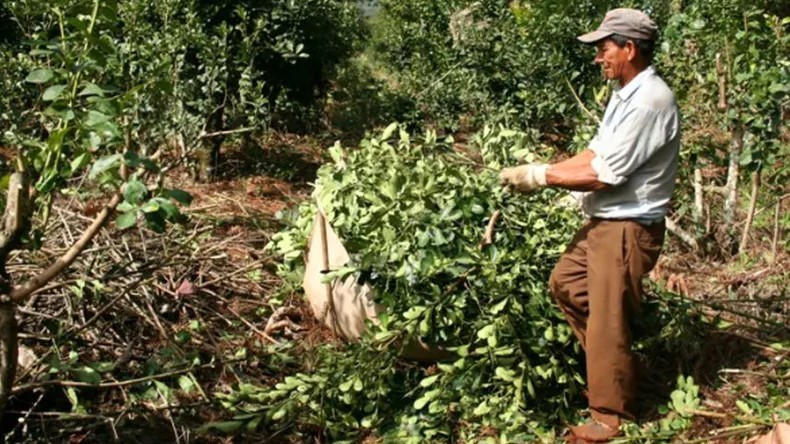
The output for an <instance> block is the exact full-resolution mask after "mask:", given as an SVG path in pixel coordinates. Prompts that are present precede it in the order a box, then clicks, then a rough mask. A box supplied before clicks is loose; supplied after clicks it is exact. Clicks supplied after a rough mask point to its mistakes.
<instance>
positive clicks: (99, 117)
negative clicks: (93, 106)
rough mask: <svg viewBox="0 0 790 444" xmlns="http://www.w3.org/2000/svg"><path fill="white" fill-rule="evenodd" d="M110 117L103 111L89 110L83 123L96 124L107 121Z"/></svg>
mask: <svg viewBox="0 0 790 444" xmlns="http://www.w3.org/2000/svg"><path fill="white" fill-rule="evenodd" d="M110 119H111V117H110V116H108V115H107V114H104V113H100V112H98V111H94V110H90V111H88V117H87V118H86V119H85V125H88V126H96V125H100V124H102V123H107V122H109V121H110Z"/></svg>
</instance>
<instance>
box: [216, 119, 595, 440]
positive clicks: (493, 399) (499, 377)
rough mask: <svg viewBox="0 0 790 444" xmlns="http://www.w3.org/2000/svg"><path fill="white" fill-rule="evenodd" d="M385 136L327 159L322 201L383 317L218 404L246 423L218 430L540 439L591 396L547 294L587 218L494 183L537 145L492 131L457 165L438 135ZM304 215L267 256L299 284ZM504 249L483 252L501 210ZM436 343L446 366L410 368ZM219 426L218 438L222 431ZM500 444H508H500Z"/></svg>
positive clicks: (308, 209) (306, 207)
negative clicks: (409, 355) (584, 392)
mask: <svg viewBox="0 0 790 444" xmlns="http://www.w3.org/2000/svg"><path fill="white" fill-rule="evenodd" d="M397 130H398V127H397V126H396V125H391V126H390V127H388V128H387V129H386V130H385V131H384V133H383V134H382V135H381V137H376V138H371V139H369V140H364V141H363V142H362V143H361V145H360V147H359V148H357V149H354V150H343V149H342V147H340V146H339V145H335V146H334V147H333V148H331V150H330V152H331V154H332V157H333V159H334V162H333V163H331V164H328V165H325V166H323V167H322V168H321V169H320V170H319V172H318V184H317V187H316V190H315V193H314V198H315V201H317V202H318V203H319V204H320V206H321V208H322V210H323V211H324V212H325V213H326V216H327V219H328V220H329V222H330V223H331V225H332V226H333V228H334V229H335V230H336V231H337V232H338V234H339V236H340V238H341V239H342V240H343V241H344V243H345V246H346V247H347V249H348V250H349V253H350V255H351V258H352V260H351V263H350V264H349V265H348V266H347V267H345V268H344V269H343V270H338V271H336V272H335V275H340V274H347V273H356V274H357V275H358V276H360V277H361V278H362V279H365V280H367V281H368V282H369V283H370V284H371V285H372V286H373V288H374V289H375V299H376V302H377V303H380V304H382V305H384V306H385V307H386V308H385V310H384V312H383V313H381V315H380V316H379V321H380V322H379V323H377V324H375V325H374V324H373V323H370V324H369V328H368V331H367V333H366V334H365V335H364V336H363V337H362V338H361V340H359V341H356V342H354V343H351V344H347V345H345V344H344V345H337V344H326V345H324V346H321V347H319V348H318V349H317V350H314V352H313V353H301V354H297V353H294V355H298V356H300V358H297V359H302V361H301V362H300V364H299V365H297V366H296V367H294V365H293V362H290V363H289V364H290V366H289V368H292V369H294V368H295V369H296V371H294V372H293V374H291V375H289V376H285V377H284V378H281V379H279V380H278V382H277V383H276V384H274V385H273V386H258V385H250V384H242V385H241V386H240V387H239V388H238V390H235V391H233V392H232V393H230V394H226V395H222V396H223V403H224V405H225V406H226V407H228V408H229V409H231V411H233V412H235V413H236V414H237V416H236V418H235V420H234V421H231V422H228V423H223V424H221V427H220V428H224V429H225V430H233V429H238V428H240V427H242V426H243V425H246V426H247V427H248V428H249V429H253V430H254V429H256V428H259V427H260V426H261V425H262V424H265V429H266V430H270V431H271V430H280V431H282V430H284V429H290V430H291V431H292V432H295V433H300V432H301V431H309V430H312V431H315V430H316V429H317V430H320V431H321V432H320V433H322V434H325V435H327V436H328V437H329V438H331V439H332V440H333V442H337V441H338V440H343V439H348V440H358V439H359V438H360V437H364V436H366V435H367V434H370V433H371V432H372V431H375V433H377V434H378V435H379V436H382V437H383V438H385V439H388V438H392V439H395V440H397V441H398V442H408V440H413V441H414V442H425V441H426V440H429V441H430V440H435V439H438V440H445V439H448V438H450V437H455V438H460V439H463V440H465V441H475V440H476V439H475V438H478V437H480V436H481V435H485V434H486V433H489V432H491V431H495V432H496V433H497V435H499V436H500V438H504V439H505V441H507V439H515V440H517V441H524V440H532V439H535V438H536V437H537V436H541V435H543V436H545V435H546V434H547V433H552V430H553V429H554V427H555V426H557V425H559V424H560V423H561V422H563V421H571V420H574V418H573V415H574V414H575V411H576V408H574V407H578V405H574V403H578V401H579V400H580V399H579V398H580V396H578V393H579V391H580V389H581V386H582V384H583V379H582V377H581V376H580V374H579V371H580V370H581V367H582V366H581V365H579V362H580V361H579V357H580V355H579V349H578V346H576V345H575V340H574V339H573V335H572V332H571V330H570V328H569V327H568V326H567V325H566V324H565V322H564V320H563V318H562V315H561V313H560V312H559V311H558V310H557V309H556V308H555V307H554V305H553V303H552V301H551V299H550V297H549V294H548V291H547V284H546V282H547V280H548V277H549V274H550V272H551V269H552V267H553V265H554V263H555V262H556V259H557V257H558V255H559V254H560V253H561V251H562V250H563V249H564V248H565V245H566V244H567V242H568V241H569V239H570V236H571V235H572V233H573V232H574V230H575V228H576V227H577V226H578V222H579V216H578V212H577V211H575V210H573V209H568V208H565V207H562V206H559V205H557V204H556V201H557V199H558V198H559V197H561V195H559V194H558V192H557V191H553V190H545V191H542V192H540V193H534V194H530V195H523V194H509V193H508V192H507V190H503V189H502V187H501V186H500V184H499V180H498V174H497V171H498V169H499V168H500V167H501V166H502V165H504V164H515V163H516V162H517V161H518V160H517V158H522V159H523V158H524V157H526V158H527V159H528V160H529V159H531V158H533V157H534V156H535V153H534V152H533V149H531V148H529V147H534V146H536V145H535V144H534V143H533V142H531V141H532V140H534V139H533V138H531V137H529V136H528V135H527V134H524V133H518V132H515V131H509V130H505V129H501V128H500V129H498V130H494V129H490V128H487V129H485V130H483V131H482V132H481V133H479V134H477V135H476V136H474V137H473V138H472V140H471V144H470V146H469V147H465V148H464V149H463V150H460V149H458V147H457V146H454V144H453V143H452V140H449V139H448V140H444V141H440V140H437V138H436V136H435V135H434V134H432V133H430V132H428V133H427V134H426V135H425V136H424V137H422V138H419V139H415V140H412V139H411V138H410V136H409V135H408V134H407V133H406V132H405V131H403V130H400V131H399V137H393V135H395V134H397V133H396V131H397ZM315 201H311V202H305V203H303V204H302V205H301V206H299V207H298V208H297V209H295V210H294V211H293V212H292V213H291V214H290V215H288V216H287V217H285V218H284V219H285V220H286V221H287V222H288V224H289V226H288V227H287V228H286V229H285V230H284V231H282V232H280V233H278V234H277V235H275V236H274V237H273V239H272V243H271V245H270V246H269V248H271V249H272V250H273V251H274V252H275V253H277V254H279V255H281V256H282V257H283V258H284V259H283V262H282V263H281V264H280V266H279V267H280V269H279V272H280V274H281V275H282V276H284V277H285V278H286V281H289V280H290V281H291V282H292V283H297V282H300V281H301V277H302V272H303V269H304V263H303V259H302V255H303V251H304V248H305V246H306V244H307V237H308V234H309V230H310V228H311V225H312V220H313V216H314V214H315V212H316V202H315ZM497 210H498V211H501V215H502V217H501V219H500V220H499V222H498V223H497V224H496V226H495V232H496V237H495V241H494V242H493V243H491V244H489V245H485V246H481V239H482V238H483V236H484V232H485V230H486V227H487V225H488V223H489V218H490V216H491V215H492V213H494V212H495V211H497ZM416 339H420V340H422V341H424V342H426V343H430V344H440V345H442V346H444V347H446V348H447V349H449V350H450V351H451V352H452V353H453V354H454V357H453V358H452V359H450V360H447V361H444V362H439V363H437V364H436V365H429V366H427V365H425V364H417V363H413V362H408V361H406V360H403V359H401V358H400V353H401V348H402V344H405V343H408V342H410V341H413V340H416ZM215 425H216V424H215ZM505 441H503V442H505Z"/></svg>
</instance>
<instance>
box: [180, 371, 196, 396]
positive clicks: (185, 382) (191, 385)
mask: <svg viewBox="0 0 790 444" xmlns="http://www.w3.org/2000/svg"><path fill="white" fill-rule="evenodd" d="M178 386H179V387H181V390H183V391H184V393H192V391H194V390H195V381H193V380H192V378H191V377H190V376H187V375H181V376H180V377H179V378H178Z"/></svg>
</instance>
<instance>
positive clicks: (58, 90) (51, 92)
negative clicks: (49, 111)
mask: <svg viewBox="0 0 790 444" xmlns="http://www.w3.org/2000/svg"><path fill="white" fill-rule="evenodd" d="M66 86H67V85H52V86H50V87H49V88H47V89H46V90H44V94H43V95H42V96H41V99H42V100H44V101H45V102H52V101H54V100H57V99H58V97H60V95H61V94H62V93H63V90H65V89H66Z"/></svg>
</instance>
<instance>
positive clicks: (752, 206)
mask: <svg viewBox="0 0 790 444" xmlns="http://www.w3.org/2000/svg"><path fill="white" fill-rule="evenodd" d="M759 189H760V170H759V169H758V170H757V171H755V172H753V173H752V195H751V198H750V199H751V200H750V202H749V214H748V215H747V216H746V225H745V226H744V227H743V234H741V243H740V245H739V247H738V251H743V250H744V249H745V248H746V242H748V240H749V231H751V229H752V222H753V221H754V212H755V210H756V209H757V193H758V191H759Z"/></svg>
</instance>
